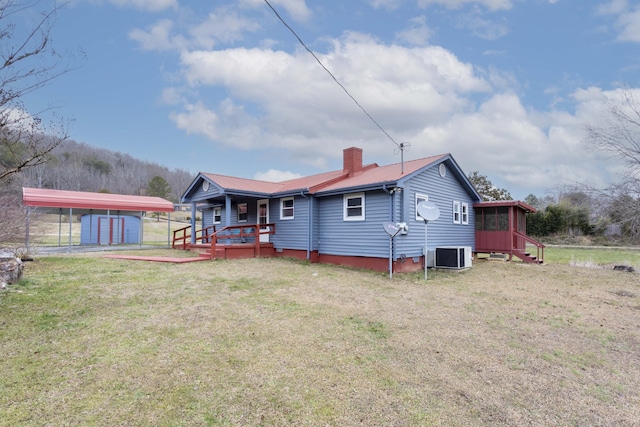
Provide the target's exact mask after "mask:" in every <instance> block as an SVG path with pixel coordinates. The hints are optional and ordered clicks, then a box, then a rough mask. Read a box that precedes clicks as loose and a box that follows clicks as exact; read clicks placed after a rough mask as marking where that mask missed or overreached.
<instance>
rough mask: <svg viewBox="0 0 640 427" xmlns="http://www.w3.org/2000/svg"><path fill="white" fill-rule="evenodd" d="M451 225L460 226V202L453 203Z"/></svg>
mask: <svg viewBox="0 0 640 427" xmlns="http://www.w3.org/2000/svg"><path fill="white" fill-rule="evenodd" d="M453 223H454V224H460V202H456V201H454V202H453Z"/></svg>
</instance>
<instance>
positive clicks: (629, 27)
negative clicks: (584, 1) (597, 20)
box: [596, 0, 640, 43]
mask: <svg viewBox="0 0 640 427" xmlns="http://www.w3.org/2000/svg"><path fill="white" fill-rule="evenodd" d="M596 13H597V14H598V15H613V16H615V17H616V22H615V29H616V30H617V32H618V35H617V37H616V39H617V40H618V41H623V42H634V43H640V6H639V5H636V6H635V7H633V8H632V7H630V6H629V3H628V2H627V0H611V1H609V2H606V3H601V4H599V5H598V6H597V7H596Z"/></svg>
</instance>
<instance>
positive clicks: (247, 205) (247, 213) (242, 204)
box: [237, 202, 249, 223]
mask: <svg viewBox="0 0 640 427" xmlns="http://www.w3.org/2000/svg"><path fill="white" fill-rule="evenodd" d="M240 206H244V210H245V212H244V215H246V218H245V219H240V215H241V213H240ZM237 209H238V222H239V223H240V222H249V204H248V203H246V202H243V203H238V205H237Z"/></svg>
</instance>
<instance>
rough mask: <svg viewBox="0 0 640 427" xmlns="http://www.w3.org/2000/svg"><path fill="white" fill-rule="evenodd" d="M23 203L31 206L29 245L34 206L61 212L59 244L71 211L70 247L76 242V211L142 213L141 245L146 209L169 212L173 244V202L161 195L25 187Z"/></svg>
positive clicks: (90, 212)
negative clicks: (74, 225)
mask: <svg viewBox="0 0 640 427" xmlns="http://www.w3.org/2000/svg"><path fill="white" fill-rule="evenodd" d="M22 204H23V206H25V207H26V208H27V231H26V242H25V245H26V246H27V247H28V246H29V226H30V216H31V215H30V214H31V212H32V210H33V209H38V210H40V211H44V212H51V213H57V214H58V215H59V221H58V246H61V244H62V215H63V214H66V213H67V212H68V214H69V247H71V245H72V235H71V234H72V224H73V215H85V214H90V215H92V214H101V215H105V214H106V216H107V218H110V217H114V218H117V217H119V216H122V215H140V238H139V242H140V246H142V242H143V236H144V225H143V224H144V221H143V218H144V214H145V212H166V213H168V217H169V220H168V223H167V245H168V246H170V244H171V212H173V203H171V202H170V201H168V200H165V199H162V198H160V197H148V196H131V195H124V194H109V193H91V192H84V191H65V190H49V189H44V188H27V187H23V188H22Z"/></svg>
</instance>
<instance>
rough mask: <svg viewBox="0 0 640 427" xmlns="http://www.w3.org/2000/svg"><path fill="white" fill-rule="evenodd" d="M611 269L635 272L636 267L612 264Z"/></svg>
mask: <svg viewBox="0 0 640 427" xmlns="http://www.w3.org/2000/svg"><path fill="white" fill-rule="evenodd" d="M613 269H614V270H615V271H626V272H627V273H635V271H636V269H635V268H633V267H631V266H629V265H614V266H613Z"/></svg>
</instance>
